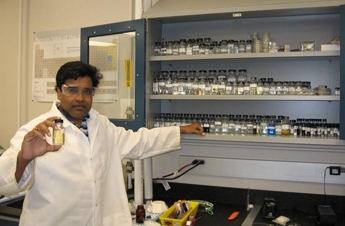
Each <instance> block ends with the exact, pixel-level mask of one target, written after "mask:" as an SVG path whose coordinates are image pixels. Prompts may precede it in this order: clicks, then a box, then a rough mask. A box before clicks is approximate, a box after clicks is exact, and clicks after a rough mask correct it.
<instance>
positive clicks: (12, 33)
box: [0, 0, 134, 149]
mask: <svg viewBox="0 0 345 226" xmlns="http://www.w3.org/2000/svg"><path fill="white" fill-rule="evenodd" d="M133 2H134V1H132V0H98V1H93V0H59V1H56V0H44V1H42V0H31V1H25V0H1V1H0V14H1V15H2V16H1V17H2V18H6V19H5V20H3V19H2V20H0V28H1V30H2V31H5V32H2V35H1V36H0V43H1V44H0V45H1V46H0V47H1V51H0V68H1V69H2V71H3V73H2V75H1V76H0V79H1V80H0V81H1V83H0V84H1V85H2V88H1V89H0V92H1V93H0V95H1V99H0V106H1V114H0V116H1V117H0V118H1V119H0V120H1V121H0V125H1V129H0V145H2V146H3V147H4V148H5V149H6V148H8V147H9V144H10V139H11V138H12V137H13V135H14V133H15V132H16V130H17V129H18V128H19V126H20V125H23V124H25V123H26V122H28V121H29V120H31V119H33V118H34V117H36V116H37V115H39V114H42V113H44V112H45V111H47V110H49V109H50V108H51V103H36V102H32V101H31V99H32V94H31V83H32V71H33V64H32V62H33V51H32V49H33V48H32V44H33V38H34V35H33V32H36V31H48V30H58V29H67V28H81V27H88V26H95V25H101V24H108V23H115V22H120V21H126V20H130V19H132V5H134V3H133ZM21 4H22V13H21V12H20V10H21ZM21 17H23V23H22V27H20V24H19V20H20V18H21ZM21 34H22V36H20V35H21ZM20 46H21V48H20ZM20 51H21V55H20V53H19V52H20ZM18 65H20V67H19V66H18ZM19 70H20V72H18V71H19ZM18 75H19V76H20V79H18Z"/></svg>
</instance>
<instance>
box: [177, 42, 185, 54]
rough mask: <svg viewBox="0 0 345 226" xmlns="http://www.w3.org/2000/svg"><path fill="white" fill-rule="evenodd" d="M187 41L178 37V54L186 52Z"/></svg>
mask: <svg viewBox="0 0 345 226" xmlns="http://www.w3.org/2000/svg"><path fill="white" fill-rule="evenodd" d="M186 48H187V41H186V39H180V44H179V47H178V55H186V52H187V49H186Z"/></svg>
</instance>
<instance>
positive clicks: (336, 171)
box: [329, 166, 342, 176]
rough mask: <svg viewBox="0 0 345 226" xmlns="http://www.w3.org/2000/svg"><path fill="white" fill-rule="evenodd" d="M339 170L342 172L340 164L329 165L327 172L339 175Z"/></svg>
mask: <svg viewBox="0 0 345 226" xmlns="http://www.w3.org/2000/svg"><path fill="white" fill-rule="evenodd" d="M341 172H342V168H341V167H340V166H330V167H329V174H330V175H337V176H339V175H340V173H341Z"/></svg>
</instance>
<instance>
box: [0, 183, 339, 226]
mask: <svg viewBox="0 0 345 226" xmlns="http://www.w3.org/2000/svg"><path fill="white" fill-rule="evenodd" d="M169 185H170V187H171V189H170V190H168V191H165V189H164V188H163V186H162V184H158V183H157V184H156V183H155V184H154V185H153V188H154V189H153V191H154V194H153V195H154V196H153V197H154V200H163V201H165V202H166V204H167V205H168V206H169V207H170V206H172V205H173V204H174V202H176V201H178V200H183V199H186V200H203V201H207V202H210V203H212V204H213V205H214V207H213V215H210V214H209V213H207V212H206V210H205V207H204V206H203V205H199V208H198V212H197V214H196V219H197V218H199V217H201V218H200V219H199V220H198V221H197V226H209V225H217V226H228V225H229V226H252V225H257V226H269V224H272V225H274V226H276V225H277V224H273V223H272V220H268V219H264V218H263V217H262V206H263V200H264V198H266V197H270V198H274V199H275V201H276V213H277V214H276V216H277V217H278V216H285V217H288V218H290V219H291V220H292V221H294V222H297V223H299V224H300V225H301V226H318V224H317V223H316V207H317V206H318V205H324V204H327V205H331V206H332V208H333V210H334V211H335V213H336V214H337V219H338V221H337V223H336V224H334V225H333V226H344V225H345V197H343V196H330V195H327V196H326V197H325V196H324V195H313V194H301V193H287V192H276V191H261V190H249V189H238V188H228V187H215V186H204V185H192V184H180V183H169ZM248 194H249V196H248ZM23 199H24V197H19V198H18V199H17V200H13V201H11V202H10V203H7V204H6V205H4V204H2V205H0V225H1V226H17V225H18V221H19V216H20V213H21V206H22V203H23ZM247 200H249V203H250V204H253V206H254V207H253V209H252V210H251V211H247ZM236 211H238V212H239V215H238V217H237V218H236V219H234V220H232V221H229V220H228V217H229V216H230V215H231V214H232V213H233V212H236Z"/></svg>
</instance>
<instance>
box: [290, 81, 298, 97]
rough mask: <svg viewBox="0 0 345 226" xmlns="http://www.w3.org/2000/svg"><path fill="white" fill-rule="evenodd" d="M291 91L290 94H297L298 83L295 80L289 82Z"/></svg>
mask: <svg viewBox="0 0 345 226" xmlns="http://www.w3.org/2000/svg"><path fill="white" fill-rule="evenodd" d="M288 86H289V91H288V95H295V94H296V83H295V82H288Z"/></svg>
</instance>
